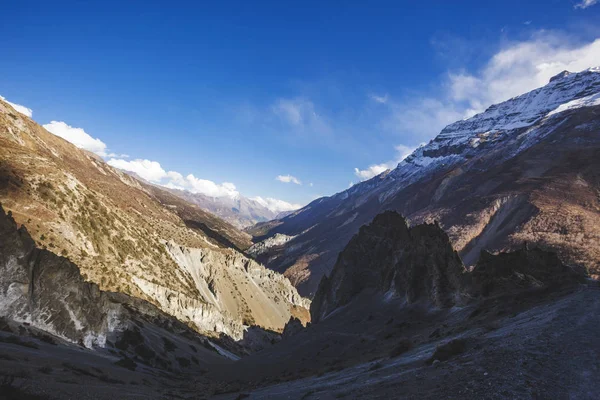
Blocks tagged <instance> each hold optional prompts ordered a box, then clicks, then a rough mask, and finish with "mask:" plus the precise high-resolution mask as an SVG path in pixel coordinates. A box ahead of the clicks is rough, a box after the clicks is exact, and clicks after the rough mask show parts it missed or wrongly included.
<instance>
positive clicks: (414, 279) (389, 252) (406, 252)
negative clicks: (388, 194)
mask: <svg viewBox="0 0 600 400" xmlns="http://www.w3.org/2000/svg"><path fill="white" fill-rule="evenodd" d="M464 273H466V270H465V268H464V266H463V264H462V261H461V260H460V258H459V257H458V254H456V252H455V251H454V249H453V248H452V246H451V244H450V241H449V239H448V236H447V235H446V234H445V233H444V231H442V230H441V229H440V228H439V227H438V226H436V225H419V226H416V227H413V228H409V227H408V226H407V224H406V221H405V220H404V218H402V217H401V216H400V214H398V213H396V212H393V211H387V212H385V213H382V214H380V215H378V216H376V217H375V219H374V220H373V222H372V223H371V224H369V225H365V226H363V227H361V228H360V230H359V232H358V234H357V235H355V236H354V237H353V238H352V240H350V243H348V245H347V246H346V248H345V249H344V251H342V252H341V253H340V256H339V257H338V261H337V263H336V264H335V267H334V268H333V271H332V272H331V275H330V276H325V277H323V279H322V280H321V283H320V284H319V289H318V290H317V293H316V295H315V298H314V300H313V302H312V306H311V321H313V322H318V321H319V320H320V319H321V318H323V317H324V316H326V315H327V314H329V313H331V312H332V311H333V310H335V309H336V308H338V307H341V306H343V305H345V304H347V303H349V302H350V301H352V300H353V299H354V298H355V297H356V296H357V295H359V294H360V293H361V292H362V291H364V290H366V289H369V290H372V291H375V292H377V293H381V294H384V295H386V296H389V297H402V298H403V299H404V300H405V301H406V303H407V304H411V303H415V302H417V301H426V302H427V303H430V304H432V305H434V306H438V307H444V306H446V307H447V306H451V305H454V304H458V303H460V300H459V297H460V293H461V291H462V286H463V277H462V276H463V274H464Z"/></svg>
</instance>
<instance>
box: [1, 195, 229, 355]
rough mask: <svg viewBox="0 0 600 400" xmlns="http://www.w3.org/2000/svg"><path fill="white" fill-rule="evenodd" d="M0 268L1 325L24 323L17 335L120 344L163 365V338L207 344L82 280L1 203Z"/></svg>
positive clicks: (142, 305)
mask: <svg viewBox="0 0 600 400" xmlns="http://www.w3.org/2000/svg"><path fill="white" fill-rule="evenodd" d="M0 271H1V274H0V315H1V316H2V321H3V323H4V324H8V325H6V326H4V327H3V330H8V331H12V328H10V326H11V325H14V324H22V325H24V326H25V327H27V328H23V326H21V328H20V329H19V331H20V332H21V333H20V334H21V335H23V334H24V331H28V330H32V329H34V330H33V331H32V332H33V333H34V334H35V333H37V336H35V335H34V337H42V338H45V339H46V342H48V343H56V340H55V339H51V338H50V337H49V336H47V335H46V336H44V335H43V334H41V333H39V332H36V330H41V331H43V332H47V333H50V334H51V335H53V336H54V337H58V338H61V339H63V340H64V341H66V342H70V343H75V344H79V345H82V346H85V348H87V349H99V350H100V349H105V348H106V349H111V348H112V349H119V350H122V351H123V352H124V354H125V353H127V357H131V358H134V359H137V360H138V361H140V362H144V363H145V364H147V365H154V366H163V367H165V366H166V365H167V364H169V365H170V364H173V362H174V361H175V358H174V357H175V355H176V354H175V353H173V354H170V355H169V354H164V353H163V352H162V348H163V347H164V343H165V341H167V340H173V341H175V342H178V343H179V344H183V345H184V346H182V347H183V348H184V352H186V353H189V345H190V344H191V345H194V344H195V345H197V346H199V347H200V348H204V347H209V348H210V347H211V345H210V344H209V341H208V339H207V338H206V337H202V336H200V335H198V334H197V333H195V332H194V331H193V330H191V329H190V328H189V327H188V326H187V325H185V324H183V323H181V322H179V321H177V320H176V319H175V318H173V317H171V316H169V315H166V314H165V313H163V312H161V311H160V310H158V309H157V308H156V307H155V306H153V305H152V304H149V303H147V302H146V301H143V300H139V299H136V298H134V297H131V296H127V295H124V294H120V293H111V292H104V291H101V290H100V289H99V288H98V285H96V284H94V283H89V282H86V281H85V280H84V279H83V277H82V276H81V275H80V273H79V269H78V268H77V266H76V265H74V264H72V263H71V262H70V261H69V260H68V259H66V258H64V257H61V256H58V255H56V254H54V253H52V252H51V251H48V250H44V249H39V248H37V247H36V245H35V242H34V241H33V239H32V238H31V236H30V235H29V233H28V232H27V230H26V228H25V227H23V226H21V227H20V228H18V227H17V224H16V222H15V221H14V219H13V218H12V216H11V215H10V213H9V214H8V215H7V214H6V213H5V212H4V210H3V209H2V207H0ZM30 334H31V332H30ZM160 334H162V335H163V336H162V337H161V336H160ZM163 338H164V339H163ZM129 341H132V343H131V346H132V347H133V348H129V347H130V346H129ZM173 346H175V345H174V344H173ZM142 347H144V349H142ZM205 356H206V357H208V358H209V359H212V360H213V361H215V362H219V359H220V358H221V357H219V356H218V355H217V354H215V352H214V351H211V352H208V353H207V354H206V355H205ZM140 357H141V358H140ZM176 365H177V363H175V365H174V367H176Z"/></svg>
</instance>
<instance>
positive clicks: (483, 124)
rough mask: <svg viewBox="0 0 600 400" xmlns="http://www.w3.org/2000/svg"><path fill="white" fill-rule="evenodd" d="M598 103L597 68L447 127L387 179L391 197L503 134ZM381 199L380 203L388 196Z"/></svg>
mask: <svg viewBox="0 0 600 400" xmlns="http://www.w3.org/2000/svg"><path fill="white" fill-rule="evenodd" d="M597 104H600V67H595V68H589V69H587V70H585V71H582V72H579V73H570V72H568V71H563V72H561V73H560V74H558V75H556V76H555V77H553V78H552V79H551V80H550V82H549V83H548V84H547V85H545V86H543V87H541V88H538V89H535V90H532V91H531V92H528V93H525V94H522V95H520V96H517V97H514V98H512V99H509V100H507V101H505V102H502V103H499V104H494V105H492V106H490V107H488V109H487V110H486V111H484V112H482V113H480V114H477V115H475V116H473V117H471V118H469V119H466V120H462V121H457V122H454V123H452V124H450V125H448V126H447V127H445V128H444V129H443V130H442V132H441V133H440V134H439V135H438V136H437V137H436V138H435V139H433V140H432V141H430V142H429V143H428V144H427V145H425V146H422V147H420V148H418V149H417V150H415V151H414V152H413V153H412V154H411V155H410V156H408V157H407V158H406V159H405V160H404V161H402V162H401V163H400V164H398V166H397V167H396V169H395V170H394V171H392V173H390V174H389V175H388V178H389V179H393V180H395V181H396V183H395V185H394V187H393V189H392V190H390V191H389V194H392V193H395V192H397V191H398V190H400V189H402V188H403V187H406V186H408V185H409V184H411V183H413V182H415V181H416V180H417V179H419V178H420V177H422V176H424V175H425V174H426V173H428V172H429V171H432V170H434V169H437V168H440V167H447V166H450V165H452V164H455V163H458V162H461V161H464V160H465V158H466V157H467V156H469V155H475V154H476V149H477V148H478V147H479V146H480V145H481V144H482V143H484V142H485V143H494V142H500V141H501V140H502V139H504V138H506V137H507V136H509V137H513V136H514V134H513V133H512V132H522V131H523V129H524V128H527V127H532V126H534V124H536V122H538V121H541V120H542V119H543V118H546V117H549V116H552V115H554V114H556V113H559V112H562V111H566V110H569V109H574V108H579V107H590V106H593V105H597ZM528 133H529V131H528ZM540 134H543V133H540ZM532 136H534V137H535V136H536V134H535V133H534V134H533V135H532ZM528 142H529V143H532V142H533V141H532V140H528ZM521 149H524V147H521ZM513 155H514V154H513ZM380 197H381V200H384V199H385V198H386V197H387V195H386V194H383V195H380Z"/></svg>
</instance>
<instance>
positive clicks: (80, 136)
mask: <svg viewBox="0 0 600 400" xmlns="http://www.w3.org/2000/svg"><path fill="white" fill-rule="evenodd" d="M43 126H44V128H45V129H46V130H47V131H48V132H50V133H53V134H55V135H56V136H60V137H61V138H63V139H65V140H67V141H69V142H71V143H73V144H74V145H75V146H77V147H79V148H80V149H85V150H88V151H91V152H93V153H96V154H98V155H99V156H101V157H105V156H106V144H105V143H104V142H103V141H102V140H100V139H96V138H93V137H92V136H90V135H89V134H88V133H87V132H86V131H84V130H83V128H74V127H72V126H71V125H68V124H67V123H66V122H63V121H51V122H50V123H49V124H45V125H43Z"/></svg>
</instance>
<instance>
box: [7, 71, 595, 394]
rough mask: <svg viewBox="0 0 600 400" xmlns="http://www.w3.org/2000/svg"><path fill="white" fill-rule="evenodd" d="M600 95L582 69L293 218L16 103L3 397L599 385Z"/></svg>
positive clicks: (10, 142) (507, 390) (548, 390)
mask: <svg viewBox="0 0 600 400" xmlns="http://www.w3.org/2000/svg"><path fill="white" fill-rule="evenodd" d="M598 93H600V69H598V68H590V69H587V70H584V71H582V72H578V73H568V72H563V73H560V74H559V75H556V76H555V77H553V78H552V79H551V80H550V82H548V83H547V84H546V85H545V86H543V87H541V88H539V89H536V90H533V91H531V92H528V93H525V94H523V95H520V96H518V97H515V98H512V99H510V100H508V101H505V102H503V103H500V104H496V105H492V106H490V107H489V108H488V109H487V110H486V111H484V112H482V113H480V114H477V115H475V116H473V117H471V118H467V119H464V120H461V121H458V122H455V123H453V124H451V125H449V126H447V127H446V128H444V129H443V130H442V131H441V133H440V134H439V135H438V136H437V137H435V138H434V139H432V140H431V141H430V142H429V143H427V144H424V145H422V146H421V147H419V148H417V149H416V150H415V151H414V152H413V153H412V154H410V155H409V156H407V157H406V158H405V159H404V160H402V161H401V162H399V164H398V166H397V167H396V168H394V169H392V170H387V171H384V172H382V173H381V174H379V175H377V176H374V177H372V178H371V179H368V180H365V181H363V182H360V183H357V184H355V185H353V186H352V187H350V188H349V189H347V190H345V191H342V192H340V193H337V194H334V195H332V196H329V197H320V198H318V199H316V200H314V201H312V202H311V203H309V204H308V205H307V206H305V207H303V208H300V209H298V210H295V211H292V212H285V213H283V214H279V215H278V214H277V213H274V212H273V210H271V211H269V212H267V211H265V210H268V209H267V208H265V207H264V204H263V205H261V203H260V201H257V200H252V199H251V198H246V197H243V196H241V195H240V196H239V197H227V198H225V199H223V198H221V197H210V196H206V195H199V194H198V193H192V192H189V191H185V190H180V189H174V188H172V187H171V188H167V187H165V186H162V185H160V184H156V182H151V181H148V180H145V179H143V178H141V177H140V176H137V175H136V174H133V173H131V171H130V172H129V173H127V172H125V171H123V170H120V169H117V168H114V167H112V166H111V165H109V164H108V163H107V162H105V160H104V159H103V158H102V157H100V156H98V155H96V154H93V153H90V152H88V151H86V150H84V149H81V148H78V147H77V146H75V145H73V144H72V143H70V142H69V141H66V140H64V139H63V138H61V137H59V136H56V135H54V134H52V133H50V132H49V131H47V130H46V129H45V128H44V127H42V126H40V125H38V124H37V123H36V122H35V121H34V120H32V119H31V118H29V117H27V116H26V115H23V114H22V113H20V112H18V111H17V110H16V109H15V108H14V107H13V106H12V105H11V103H8V102H6V101H4V100H0V204H1V205H0V269H1V274H0V397H1V395H5V396H6V398H9V399H18V398H24V399H59V398H60V399H62V398H77V399H114V398H122V399H139V398H143V399H209V398H215V399H232V400H233V399H243V398H249V399H272V398H273V399H335V398H361V399H387V398H408V399H412V398H415V399H416V398H419V399H437V398H482V399H504V398H582V399H585V398H594V397H595V395H596V391H597V390H596V386H597V383H596V382H597V381H598V377H600V339H598V335H597V332H598V330H599V329H600V313H599V312H598V311H600V285H599V283H598V277H599V274H600V137H599V135H598V133H599V132H600V119H599V116H600V103H599V102H598V101H597V95H598ZM163 172H164V171H163ZM291 178H292V177H290V179H291ZM299 183H300V182H299V181H298V185H299Z"/></svg>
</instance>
